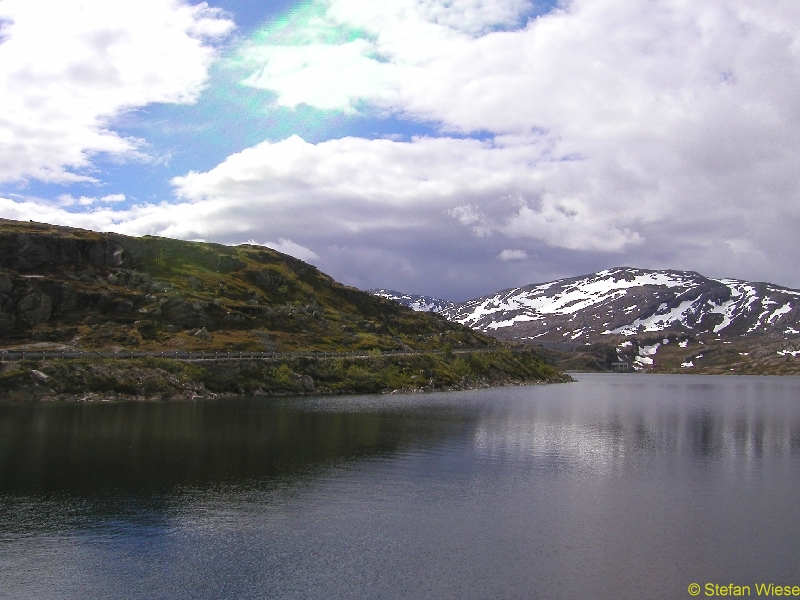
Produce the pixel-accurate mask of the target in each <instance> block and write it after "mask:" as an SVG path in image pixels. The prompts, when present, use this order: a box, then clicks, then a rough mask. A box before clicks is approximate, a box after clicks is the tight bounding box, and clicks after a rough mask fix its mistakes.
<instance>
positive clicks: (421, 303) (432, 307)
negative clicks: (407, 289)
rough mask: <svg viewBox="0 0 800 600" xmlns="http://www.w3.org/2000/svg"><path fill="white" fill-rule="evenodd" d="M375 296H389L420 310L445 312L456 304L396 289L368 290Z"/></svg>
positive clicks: (404, 304)
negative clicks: (396, 290) (402, 292)
mask: <svg viewBox="0 0 800 600" xmlns="http://www.w3.org/2000/svg"><path fill="white" fill-rule="evenodd" d="M367 291H368V292H369V293H370V294H372V295H373V296H380V297H381V298H388V299H389V300H394V301H395V302H398V303H400V304H402V305H403V306H407V307H409V308H411V309H413V310H416V311H420V312H437V313H440V312H443V311H445V310H450V309H452V308H454V307H455V306H456V303H455V302H450V301H448V300H442V299H440V298H434V297H432V296H420V295H418V294H401V293H400V292H395V291H394V290H383V289H380V290H379V289H372V290H367Z"/></svg>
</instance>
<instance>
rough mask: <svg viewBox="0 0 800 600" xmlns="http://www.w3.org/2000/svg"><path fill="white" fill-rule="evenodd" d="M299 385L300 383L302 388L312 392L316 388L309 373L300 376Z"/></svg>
mask: <svg viewBox="0 0 800 600" xmlns="http://www.w3.org/2000/svg"><path fill="white" fill-rule="evenodd" d="M300 385H302V386H303V389H304V390H305V391H307V392H313V391H315V390H316V387H315V386H314V380H313V379H312V378H311V376H310V375H303V376H301V377H300Z"/></svg>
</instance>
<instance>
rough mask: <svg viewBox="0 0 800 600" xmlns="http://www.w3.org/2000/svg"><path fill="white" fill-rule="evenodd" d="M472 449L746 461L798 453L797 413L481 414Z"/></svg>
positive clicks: (580, 462) (600, 462) (534, 460)
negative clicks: (493, 416)
mask: <svg viewBox="0 0 800 600" xmlns="http://www.w3.org/2000/svg"><path fill="white" fill-rule="evenodd" d="M474 446H475V451H476V453H477V454H478V455H479V456H484V457H486V458H487V459H490V460H494V461H513V462H515V463H527V464H530V465H532V466H534V467H540V468H545V469H550V468H570V467H588V468H591V469H593V470H598V471H605V470H609V471H613V470H614V469H615V468H617V467H619V466H621V465H622V464H624V463H626V462H632V461H636V460H639V459H640V458H642V457H646V456H652V455H656V454H662V455H663V454H671V455H676V454H692V455H695V456H703V457H706V456H709V457H714V456H715V457H720V458H733V459H734V460H736V459H742V460H748V459H749V458H752V457H755V456H761V455H763V454H773V455H780V454H784V453H787V452H791V453H800V419H798V418H795V419H791V420H790V419H787V418H786V416H785V415H780V414H769V413H764V412H763V411H761V410H751V411H749V412H735V411H725V410H712V409H708V408H706V409H703V410H691V409H689V410H685V411H680V410H676V411H670V412H660V413H648V412H640V411H636V412H633V413H632V414H625V415H622V414H613V415H607V416H605V417H603V418H600V416H599V415H597V414H592V411H591V410H589V411H586V413H584V414H578V415H574V414H573V415H571V418H569V419H565V418H564V415H563V414H559V413H557V412H551V413H545V412H541V411H540V412H539V413H538V414H535V415H519V414H516V415H509V416H506V417H505V418H503V419H495V418H491V417H489V418H485V419H482V420H481V421H480V423H479V424H478V427H477V428H476V430H475V437H474Z"/></svg>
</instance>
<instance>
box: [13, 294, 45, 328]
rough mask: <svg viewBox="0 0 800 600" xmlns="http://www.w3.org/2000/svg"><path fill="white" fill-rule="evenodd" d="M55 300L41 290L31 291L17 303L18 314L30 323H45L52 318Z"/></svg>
mask: <svg viewBox="0 0 800 600" xmlns="http://www.w3.org/2000/svg"><path fill="white" fill-rule="evenodd" d="M52 309H53V302H52V301H51V300H50V296H48V295H47V294H43V293H41V292H30V293H29V294H27V295H26V296H25V297H23V298H22V300H20V301H19V304H18V305H17V314H18V315H19V316H20V317H22V318H24V319H25V320H26V321H28V322H29V323H44V322H45V321H47V320H48V319H49V318H50V313H51V311H52Z"/></svg>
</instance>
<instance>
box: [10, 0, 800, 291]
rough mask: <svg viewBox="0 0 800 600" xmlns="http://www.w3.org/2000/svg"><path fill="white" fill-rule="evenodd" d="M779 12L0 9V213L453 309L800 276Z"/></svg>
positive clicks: (681, 7)
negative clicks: (235, 252) (573, 284)
mask: <svg viewBox="0 0 800 600" xmlns="http://www.w3.org/2000/svg"><path fill="white" fill-rule="evenodd" d="M798 165H800V6H799V5H798V3H797V2H796V0H771V1H770V2H764V1H763V0H704V1H703V2H697V1H692V0H571V1H570V0H563V1H560V2H556V1H535V0H385V1H382V2H375V1H374V0H310V1H306V2H292V1H288V0H276V1H273V2H270V1H263V0H260V1H259V0H220V1H213V0H211V1H209V2H207V3H202V4H192V3H187V2H182V1H179V0H136V2H132V1H130V0H114V1H113V2H109V1H108V0H0V217H2V218H8V219H19V220H34V221H39V222H47V223H54V224H61V225H69V226H73V227H81V228H85V229H92V230H97V231H115V232H119V233H124V234H128V235H144V234H149V235H161V236H167V237H173V238H179V239H187V240H204V241H209V242H218V243H224V244H241V243H255V244H263V245H266V246H269V247H272V248H275V249H276V250H280V251H282V252H286V253H287V254H291V255H293V256H296V257H298V258H300V259H302V260H305V261H307V262H310V263H312V264H314V265H315V266H317V267H319V268H320V269H321V270H322V271H324V272H326V273H328V274H330V275H331V276H333V277H334V278H336V279H337V280H339V281H341V282H343V283H345V284H347V285H352V286H356V287H359V288H362V289H367V288H389V289H395V290H398V291H402V292H405V293H416V294H428V295H432V296H436V297H440V298H444V299H448V300H453V301H461V300H466V299H469V298H474V297H477V296H480V295H484V294H489V293H492V292H495V291H497V290H500V289H505V288H509V287H515V286H521V285H526V284H530V283H538V282H543V281H550V280H553V279H556V278H560V277H571V276H577V275H582V274H587V273H591V272H594V271H597V270H600V269H604V268H609V267H614V266H632V267H639V268H654V269H661V268H670V269H681V270H693V271H698V272H700V273H702V274H704V275H708V276H712V277H729V278H738V279H748V280H753V281H769V282H772V283H776V284H780V285H785V286H789V287H795V288H800V269H798V268H797V260H798V256H800V235H798V232H800V168H799V167H798Z"/></svg>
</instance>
